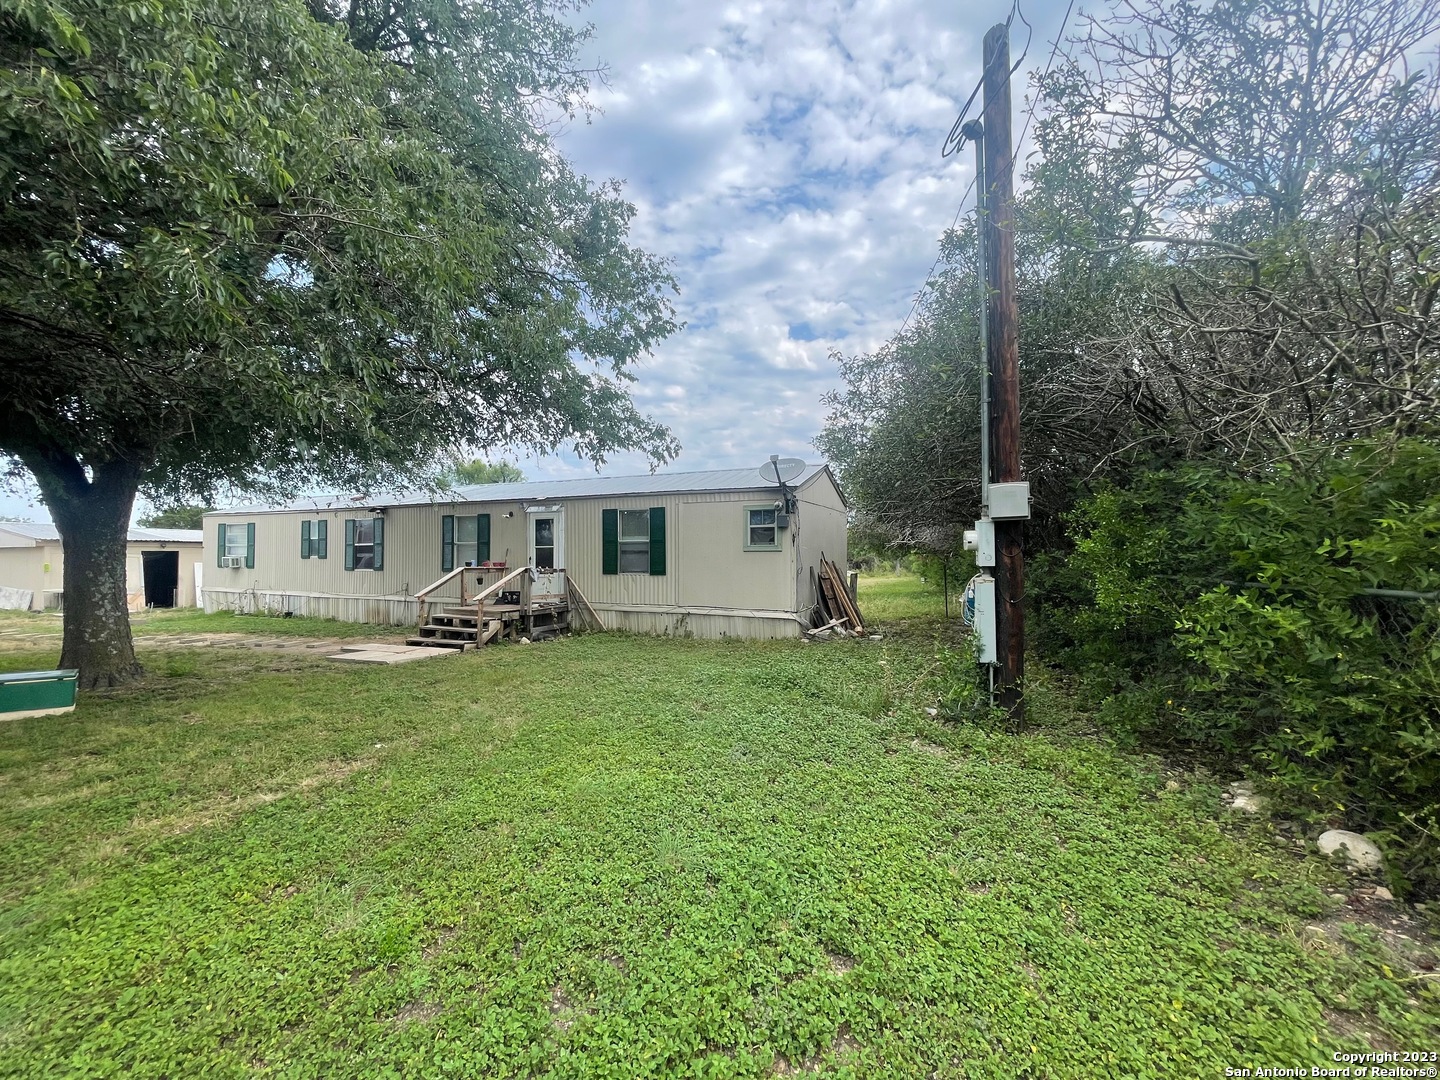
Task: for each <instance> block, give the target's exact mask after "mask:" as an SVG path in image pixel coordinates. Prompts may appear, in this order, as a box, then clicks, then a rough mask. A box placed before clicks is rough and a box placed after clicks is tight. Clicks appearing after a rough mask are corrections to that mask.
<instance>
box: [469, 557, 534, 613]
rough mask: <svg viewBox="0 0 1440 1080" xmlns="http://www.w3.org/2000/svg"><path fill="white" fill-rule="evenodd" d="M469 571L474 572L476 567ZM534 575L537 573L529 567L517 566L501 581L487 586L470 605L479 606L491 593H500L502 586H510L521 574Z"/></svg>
mask: <svg viewBox="0 0 1440 1080" xmlns="http://www.w3.org/2000/svg"><path fill="white" fill-rule="evenodd" d="M469 569H472V570H473V569H474V567H470V568H469ZM534 573H535V572H534V571H533V570H531V569H530V567H528V566H517V567H516V568H515V569H514V570H512V571H510V573H508V574H506V575H505V576H504V577H502V578H501V579H500V580H499V581H497V582H495V584H494V585H489V586H486V588H485V589H484V591H483V592H479V593H476V594H475V595H474V596H473V597H471V598H470V603H472V604H476V605H479V604H480V603H481V601H483V600H484V599H485V598H486V597H487V596H489V595H490V594H491V593H493V592H499V591H500V586H501V585H508V584H509V583H510V582H512V581H514V580H515V579H516V578H517V577H519V576H520V575H521V574H530V575H532V576H533V575H534Z"/></svg>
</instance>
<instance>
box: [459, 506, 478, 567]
mask: <svg viewBox="0 0 1440 1080" xmlns="http://www.w3.org/2000/svg"><path fill="white" fill-rule="evenodd" d="M477 535H478V530H477V529H476V521H475V518H473V517H471V516H469V515H466V516H465V517H457V518H456V519H455V562H456V563H457V564H458V565H460V566H475V565H478V563H479V562H480V556H479V553H478V549H477V546H476V545H477V541H476V536H477Z"/></svg>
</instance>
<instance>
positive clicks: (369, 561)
mask: <svg viewBox="0 0 1440 1080" xmlns="http://www.w3.org/2000/svg"><path fill="white" fill-rule="evenodd" d="M345 569H346V570H383V569H385V519H384V518H378V517H376V518H347V519H346V521H345Z"/></svg>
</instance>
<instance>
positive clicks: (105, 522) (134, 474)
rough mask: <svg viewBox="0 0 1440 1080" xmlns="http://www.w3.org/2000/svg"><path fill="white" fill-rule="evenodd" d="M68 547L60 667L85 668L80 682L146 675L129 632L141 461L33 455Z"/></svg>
mask: <svg viewBox="0 0 1440 1080" xmlns="http://www.w3.org/2000/svg"><path fill="white" fill-rule="evenodd" d="M24 460H25V464H26V465H27V466H29V468H30V471H31V473H33V474H34V476H35V481H36V483H37V484H39V486H40V493H41V494H42V495H43V496H44V499H45V505H46V506H47V507H48V508H49V510H50V514H51V516H52V517H53V518H54V519H55V524H56V526H57V527H58V529H59V530H60V541H61V544H62V546H63V548H64V552H65V577H64V589H65V638H64V644H63V646H62V647H61V650H60V666H61V667H67V668H78V669H79V670H80V688H81V689H83V690H94V689H97V688H100V687H107V686H119V685H121V684H123V683H127V682H131V681H133V680H135V679H138V678H139V677H140V675H141V674H142V671H141V668H140V664H139V663H138V662H137V661H136V659H135V643H134V641H133V640H132V639H131V637H130V613H129V605H128V604H127V602H126V595H125V593H126V590H125V546H126V536H127V534H128V533H129V531H130V512H131V510H132V509H133V507H134V505H135V494H136V492H137V491H138V490H139V487H140V477H141V475H142V473H143V472H144V469H143V467H142V466H139V465H137V464H134V463H131V462H120V461H110V462H103V463H101V464H99V465H93V466H91V467H90V470H89V475H88V476H87V475H86V470H85V468H84V467H83V466H82V465H81V464H80V463H79V462H78V461H76V460H75V459H74V458H46V459H45V460H32V459H30V457H29V456H28V455H27V456H26V458H25V459H24Z"/></svg>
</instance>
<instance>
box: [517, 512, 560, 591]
mask: <svg viewBox="0 0 1440 1080" xmlns="http://www.w3.org/2000/svg"><path fill="white" fill-rule="evenodd" d="M525 516H526V517H527V518H528V519H529V521H528V523H527V524H528V529H529V533H530V538H529V545H528V546H529V555H530V565H531V566H532V567H534V569H535V584H534V585H532V586H531V587H530V595H531V596H560V595H563V594H564V592H565V574H564V569H565V510H564V508H563V507H559V506H533V507H531V508H530V509H528V510H527V511H526V513H525Z"/></svg>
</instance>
